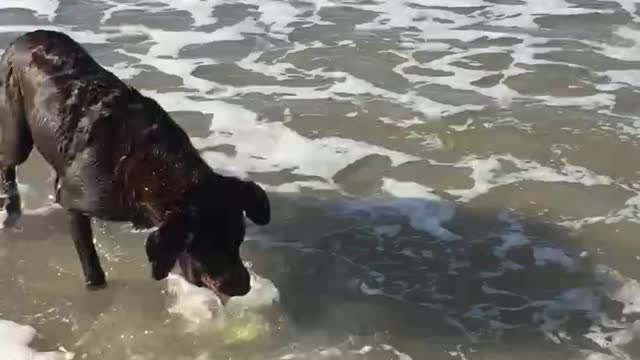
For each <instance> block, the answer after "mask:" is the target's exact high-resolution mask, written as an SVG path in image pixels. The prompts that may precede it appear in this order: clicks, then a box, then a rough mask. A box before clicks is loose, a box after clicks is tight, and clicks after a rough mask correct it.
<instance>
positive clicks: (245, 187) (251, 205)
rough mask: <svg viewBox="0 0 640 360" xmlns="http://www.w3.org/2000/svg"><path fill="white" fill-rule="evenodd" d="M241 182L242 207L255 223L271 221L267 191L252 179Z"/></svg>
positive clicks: (262, 223)
mask: <svg viewBox="0 0 640 360" xmlns="http://www.w3.org/2000/svg"><path fill="white" fill-rule="evenodd" d="M241 183H242V186H241V190H240V199H241V201H242V209H243V210H244V211H245V213H246V214H247V216H248V217H249V219H251V221H253V222H254V223H255V224H257V225H267V224H268V223H269V222H270V221H271V205H270V204H269V197H268V196H267V193H266V192H265V191H264V189H262V188H261V187H260V185H258V184H256V183H255V182H253V181H241Z"/></svg>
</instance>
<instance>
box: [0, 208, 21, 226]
mask: <svg viewBox="0 0 640 360" xmlns="http://www.w3.org/2000/svg"><path fill="white" fill-rule="evenodd" d="M2 215H3V218H4V219H3V220H2V228H3V229H11V228H13V227H15V226H16V224H17V223H18V220H20V217H21V216H22V212H21V211H12V212H7V211H4V212H3V214H2Z"/></svg>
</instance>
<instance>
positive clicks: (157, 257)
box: [145, 220, 192, 280]
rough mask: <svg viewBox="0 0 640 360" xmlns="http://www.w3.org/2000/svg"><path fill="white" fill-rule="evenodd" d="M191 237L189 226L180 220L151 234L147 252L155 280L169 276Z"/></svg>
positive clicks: (147, 243)
mask: <svg viewBox="0 0 640 360" xmlns="http://www.w3.org/2000/svg"><path fill="white" fill-rule="evenodd" d="M190 236H192V235H191V234H190V233H189V232H188V231H187V226H185V224H184V222H183V221H180V220H174V221H171V222H169V223H167V224H164V225H162V226H161V227H160V228H159V229H158V230H155V231H153V232H152V233H151V234H149V236H148V237H147V241H146V243H145V250H146V251H147V258H148V259H149V262H150V263H151V273H152V275H153V278H154V279H156V280H162V279H164V278H166V277H167V276H169V272H170V271H171V269H173V266H174V265H175V263H176V261H177V260H178V256H180V253H182V252H183V251H184V250H185V249H186V247H187V242H188V240H189V237H190Z"/></svg>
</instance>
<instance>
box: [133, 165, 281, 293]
mask: <svg viewBox="0 0 640 360" xmlns="http://www.w3.org/2000/svg"><path fill="white" fill-rule="evenodd" d="M187 200H188V204H187V207H188V209H189V210H188V211H186V212H185V213H184V214H182V215H180V216H176V217H174V218H172V219H171V220H170V221H168V222H167V223H165V224H163V225H162V226H160V227H159V228H158V229H157V230H156V231H154V232H152V233H151V234H150V235H149V237H148V239H147V243H146V251H147V256H148V258H149V261H150V262H151V267H152V273H153V277H154V278H155V279H156V280H161V279H164V278H166V277H167V276H168V274H169V272H170V271H171V270H172V269H173V267H174V265H175V264H176V262H178V264H179V265H180V268H181V270H182V273H183V276H184V277H185V279H186V280H187V281H189V282H191V283H192V284H194V285H196V286H200V287H202V286H206V287H208V288H210V289H211V290H213V291H215V292H216V293H218V294H219V295H222V296H226V297H231V296H242V295H245V294H246V293H248V292H249V290H250V281H249V280H250V277H249V272H248V271H247V269H246V268H245V266H244V264H243V262H242V259H241V258H240V244H242V241H243V240H244V236H245V222H244V221H245V220H244V219H245V218H244V214H246V215H247V217H248V218H249V219H251V221H253V222H254V223H255V224H257V225H266V224H268V223H269V221H270V220H271V209H270V204H269V199H268V197H267V194H266V193H265V191H264V190H263V189H262V188H261V187H260V186H259V185H257V184H256V183H254V182H251V181H243V180H239V179H236V178H232V177H221V176H214V177H211V178H210V179H207V180H206V181H204V182H203V183H202V184H201V185H200V186H198V189H197V190H196V191H194V192H192V193H191V194H190V195H189V197H188V199H187Z"/></svg>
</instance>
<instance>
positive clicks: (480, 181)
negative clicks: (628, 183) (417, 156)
mask: <svg viewBox="0 0 640 360" xmlns="http://www.w3.org/2000/svg"><path fill="white" fill-rule="evenodd" d="M501 161H505V162H510V163H511V165H513V166H515V167H516V168H517V169H518V170H517V171H513V172H504V171H503V168H502V164H501ZM563 163H564V165H563V166H562V167H560V168H557V169H556V168H551V167H548V166H544V165H541V164H539V163H537V162H535V161H531V160H522V159H519V158H516V157H515V156H512V155H491V156H489V157H486V158H479V157H478V156H469V157H467V158H465V159H463V160H461V161H459V162H458V163H456V164H455V166H457V167H466V168H471V169H472V174H471V178H472V179H473V180H474V185H473V187H472V188H470V189H455V190H447V192H448V193H450V194H452V195H455V196H459V197H460V199H459V200H460V201H469V200H471V199H473V198H475V197H477V196H479V195H482V194H486V193H487V192H489V191H490V190H491V189H493V188H495V187H498V186H503V185H508V184H512V183H516V182H520V181H525V180H530V181H541V182H566V183H577V184H582V185H585V186H593V185H611V184H613V183H614V181H613V179H611V178H610V177H608V176H605V175H598V174H595V173H594V172H592V171H591V170H589V169H587V168H584V167H581V166H576V165H572V164H569V163H568V162H567V161H566V160H563Z"/></svg>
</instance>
